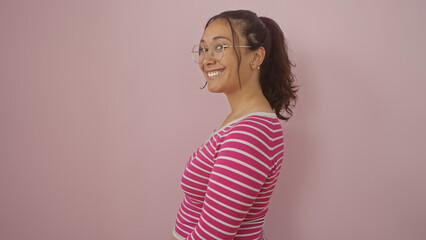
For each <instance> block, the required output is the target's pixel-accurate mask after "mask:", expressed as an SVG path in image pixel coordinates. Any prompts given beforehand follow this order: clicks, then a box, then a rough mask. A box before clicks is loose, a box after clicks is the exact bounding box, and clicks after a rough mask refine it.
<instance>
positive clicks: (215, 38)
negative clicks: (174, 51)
mask: <svg viewBox="0 0 426 240" xmlns="http://www.w3.org/2000/svg"><path fill="white" fill-rule="evenodd" d="M221 38H224V39H226V40H228V41H231V40H230V39H229V38H227V37H224V36H216V37H214V38H213V40H217V39H221ZM204 42H206V41H204V40H203V39H201V41H200V43H204Z"/></svg>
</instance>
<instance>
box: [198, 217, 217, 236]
mask: <svg viewBox="0 0 426 240" xmlns="http://www.w3.org/2000/svg"><path fill="white" fill-rule="evenodd" d="M201 218H202V217H201ZM202 220H203V221H205V220H204V219H202ZM198 227H199V228H200V229H201V230H203V232H205V233H207V235H209V236H210V237H212V238H214V239H217V240H221V239H220V238H218V237H216V236H215V235H213V234H211V233H210V232H209V231H207V230H206V229H204V228H203V226H201V224H198ZM200 237H201V236H200Z"/></svg>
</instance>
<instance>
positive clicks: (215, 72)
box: [207, 71, 220, 77]
mask: <svg viewBox="0 0 426 240" xmlns="http://www.w3.org/2000/svg"><path fill="white" fill-rule="evenodd" d="M219 73H220V71H214V72H208V73H207V76H209V77H215V76H217V75H219Z"/></svg>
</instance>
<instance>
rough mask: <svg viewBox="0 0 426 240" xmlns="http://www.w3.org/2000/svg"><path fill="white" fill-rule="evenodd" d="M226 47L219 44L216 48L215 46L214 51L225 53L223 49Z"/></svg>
mask: <svg viewBox="0 0 426 240" xmlns="http://www.w3.org/2000/svg"><path fill="white" fill-rule="evenodd" d="M224 48H225V47H224V46H223V44H222V43H218V44H216V45H215V46H214V50H215V51H223V49H224Z"/></svg>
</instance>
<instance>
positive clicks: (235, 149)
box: [219, 139, 271, 172]
mask: <svg viewBox="0 0 426 240" xmlns="http://www.w3.org/2000/svg"><path fill="white" fill-rule="evenodd" d="M225 142H241V143H243V142H244V141H239V140H237V139H229V140H226V141H225ZM254 148H256V147H254ZM256 149H257V148H256ZM224 150H229V151H233V152H237V153H241V154H242V155H245V156H247V157H249V158H251V159H253V160H255V161H256V162H258V163H259V164H261V165H262V166H264V167H265V168H266V169H268V172H269V171H270V170H271V169H270V167H269V166H268V165H267V164H266V163H264V162H263V161H261V160H260V159H258V158H257V157H255V156H253V155H251V154H249V153H247V152H245V151H242V150H240V149H238V148H234V147H225V148H222V149H221V150H220V151H219V155H220V152H222V151H224ZM260 152H261V153H262V155H264V156H265V157H266V158H267V159H268V160H271V159H270V158H269V156H268V155H265V154H264V153H263V152H262V151H260Z"/></svg>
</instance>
